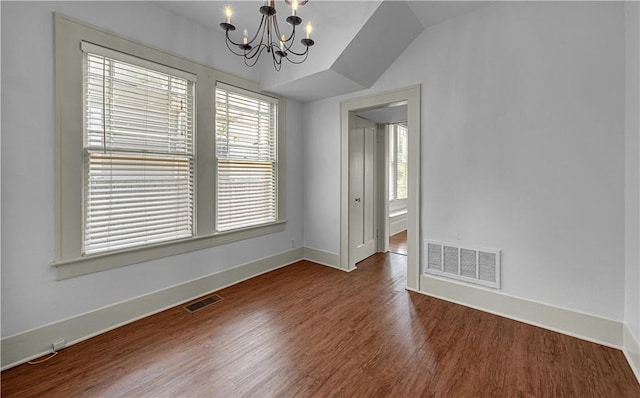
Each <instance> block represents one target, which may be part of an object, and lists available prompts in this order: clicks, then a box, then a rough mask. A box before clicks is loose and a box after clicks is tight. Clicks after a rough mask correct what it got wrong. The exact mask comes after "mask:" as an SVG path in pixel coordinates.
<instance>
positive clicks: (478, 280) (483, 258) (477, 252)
mask: <svg viewBox="0 0 640 398" xmlns="http://www.w3.org/2000/svg"><path fill="white" fill-rule="evenodd" d="M425 245H426V248H425V252H426V253H427V263H426V268H425V272H426V273H428V274H433V275H438V276H444V277H446V278H451V279H457V280H461V281H465V282H470V283H475V284H478V285H482V286H487V287H491V288H494V289H500V250H496V249H481V248H472V247H459V246H456V245H455V244H451V243H444V242H435V241H425Z"/></svg>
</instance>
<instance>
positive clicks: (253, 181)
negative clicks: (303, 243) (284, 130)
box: [216, 84, 278, 231]
mask: <svg viewBox="0 0 640 398" xmlns="http://www.w3.org/2000/svg"><path fill="white" fill-rule="evenodd" d="M277 107H278V104H277V100H276V99H275V98H271V97H266V96H263V95H259V94H257V93H251V92H248V91H245V90H241V89H236V88H232V87H230V86H226V85H220V84H219V85H218V86H217V88H216V155H217V165H218V178H217V198H216V229H217V230H218V231H228V230H232V229H238V228H245V227H250V226H254V225H260V224H266V223H270V222H275V221H276V220H277V216H278V215H277V200H278V198H277V192H278V190H277V167H278V163H277V155H276V154H277V151H276V148H277V142H276V137H277V134H276V131H277V126H276V120H277Z"/></svg>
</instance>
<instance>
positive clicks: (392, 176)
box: [387, 123, 408, 208]
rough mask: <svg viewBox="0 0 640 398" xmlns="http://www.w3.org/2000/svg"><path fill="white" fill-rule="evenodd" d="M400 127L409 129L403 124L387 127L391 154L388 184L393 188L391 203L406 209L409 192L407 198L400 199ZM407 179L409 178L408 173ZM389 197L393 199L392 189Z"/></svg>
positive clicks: (388, 165)
mask: <svg viewBox="0 0 640 398" xmlns="http://www.w3.org/2000/svg"><path fill="white" fill-rule="evenodd" d="M400 126H402V127H403V128H405V129H407V127H406V126H404V125H403V123H392V124H389V125H387V134H388V142H389V153H388V155H387V156H388V157H389V162H388V164H387V168H388V170H389V182H388V184H389V185H390V186H392V188H393V199H389V203H390V204H391V205H392V207H393V208H400V207H405V206H406V203H407V199H408V192H407V196H406V197H404V198H398V127H400ZM407 130H408V129H407ZM407 134H408V131H407ZM405 178H407V174H406V173H405ZM389 197H391V188H390V189H389Z"/></svg>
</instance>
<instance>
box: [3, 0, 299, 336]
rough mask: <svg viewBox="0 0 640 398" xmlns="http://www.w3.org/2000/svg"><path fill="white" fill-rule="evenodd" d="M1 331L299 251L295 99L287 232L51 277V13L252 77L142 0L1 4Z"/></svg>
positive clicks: (198, 32) (218, 41)
mask: <svg viewBox="0 0 640 398" xmlns="http://www.w3.org/2000/svg"><path fill="white" fill-rule="evenodd" d="M1 7H2V9H1V11H2V156H1V159H2V168H1V169H2V215H3V217H2V336H3V337H7V336H9V335H12V334H15V333H18V332H21V331H25V330H28V329H31V328H35V327H38V326H42V325H45V324H48V323H51V322H54V321H58V320H61V319H64V318H67V317H71V316H73V315H77V314H80V313H83V312H87V311H91V310H94V309H97V308H100V307H103V306H107V305H110V304H114V303H117V302H121V301H124V300H127V299H130V298H133V297H137V296H140V295H144V294H146V293H149V292H152V291H155V290H159V289H163V288H166V287H169V286H173V285H176V284H180V283H183V282H186V281H189V280H192V279H195V278H199V277H201V276H205V275H209V274H212V273H214V272H217V271H220V270H223V269H227V268H230V267H232V266H235V265H239V264H243V263H247V262H249V261H253V260H256V259H259V258H262V257H266V256H271V255H273V254H276V253H280V252H283V251H286V250H289V249H290V239H292V238H293V239H295V242H296V243H295V246H296V247H300V246H301V244H302V239H303V224H302V221H303V218H302V188H301V187H302V183H303V180H302V173H303V164H302V131H301V129H302V122H301V114H302V108H301V105H300V104H298V103H296V102H292V101H287V120H286V132H287V159H286V162H287V179H286V184H287V196H286V203H287V218H288V223H287V227H286V231H284V232H281V233H276V234H271V235H268V236H264V237H260V238H255V239H251V240H248V241H242V242H236V243H233V244H229V245H225V246H219V247H215V248H211V249H206V250H200V251H195V252H191V253H187V254H183V255H178V256H173V257H168V258H164V259H161V260H157V261H150V262H147V263H142V264H135V265H131V266H127V267H122V268H118V269H114V270H110V271H105V272H100V273H96V274H92V275H87V276H83V277H78V278H73V279H68V280H64V281H55V277H54V272H53V269H52V268H51V267H50V265H49V264H50V262H51V260H52V259H53V257H54V139H55V130H54V100H53V98H54V93H53V87H54V69H53V64H54V48H53V44H54V43H53V40H54V39H53V38H54V35H53V12H54V11H57V12H61V13H63V14H65V15H68V16H71V17H74V18H77V19H79V20H81V21H84V22H88V23H90V24H93V25H95V26H98V27H100V28H103V29H107V30H110V31H113V32H116V33H119V34H122V35H124V36H127V37H130V38H133V39H137V40H140V41H142V42H145V43H147V44H150V45H152V46H155V47H158V48H161V49H164V50H167V51H170V52H172V53H175V54H178V55H182V56H186V57H189V58H191V59H194V60H197V61H200V62H202V63H204V64H207V65H210V66H213V67H216V68H218V69H222V70H226V71H232V72H233V73H236V74H239V73H242V74H244V76H245V77H249V78H253V77H255V76H253V73H255V72H254V70H251V69H247V68H246V67H245V66H244V65H242V63H241V62H240V61H238V59H237V57H232V56H230V55H229V54H228V50H227V49H226V48H225V47H224V46H223V45H222V43H223V42H222V35H221V34H220V33H217V32H213V31H212V30H209V29H207V28H205V27H204V26H200V25H198V24H196V23H194V22H192V21H189V20H186V19H183V18H180V17H177V16H174V15H172V14H170V13H168V12H167V11H165V10H164V9H161V8H159V7H156V6H154V5H150V4H148V3H143V2H120V3H116V2H73V3H54V2H41V3H20V2H18V3H7V2H2V4H1Z"/></svg>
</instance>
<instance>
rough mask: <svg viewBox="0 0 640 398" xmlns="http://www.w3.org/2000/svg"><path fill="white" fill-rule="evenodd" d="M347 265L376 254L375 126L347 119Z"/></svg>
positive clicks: (357, 119)
mask: <svg viewBox="0 0 640 398" xmlns="http://www.w3.org/2000/svg"><path fill="white" fill-rule="evenodd" d="M349 119H350V120H349V123H350V128H349V260H350V261H349V263H350V264H355V263H357V262H359V261H362V260H363V259H365V258H367V257H369V256H371V255H372V254H374V253H375V252H376V198H375V172H374V171H375V153H376V130H377V126H376V124H375V123H373V122H370V121H368V120H365V119H362V118H359V117H356V116H353V117H350V118H349Z"/></svg>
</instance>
